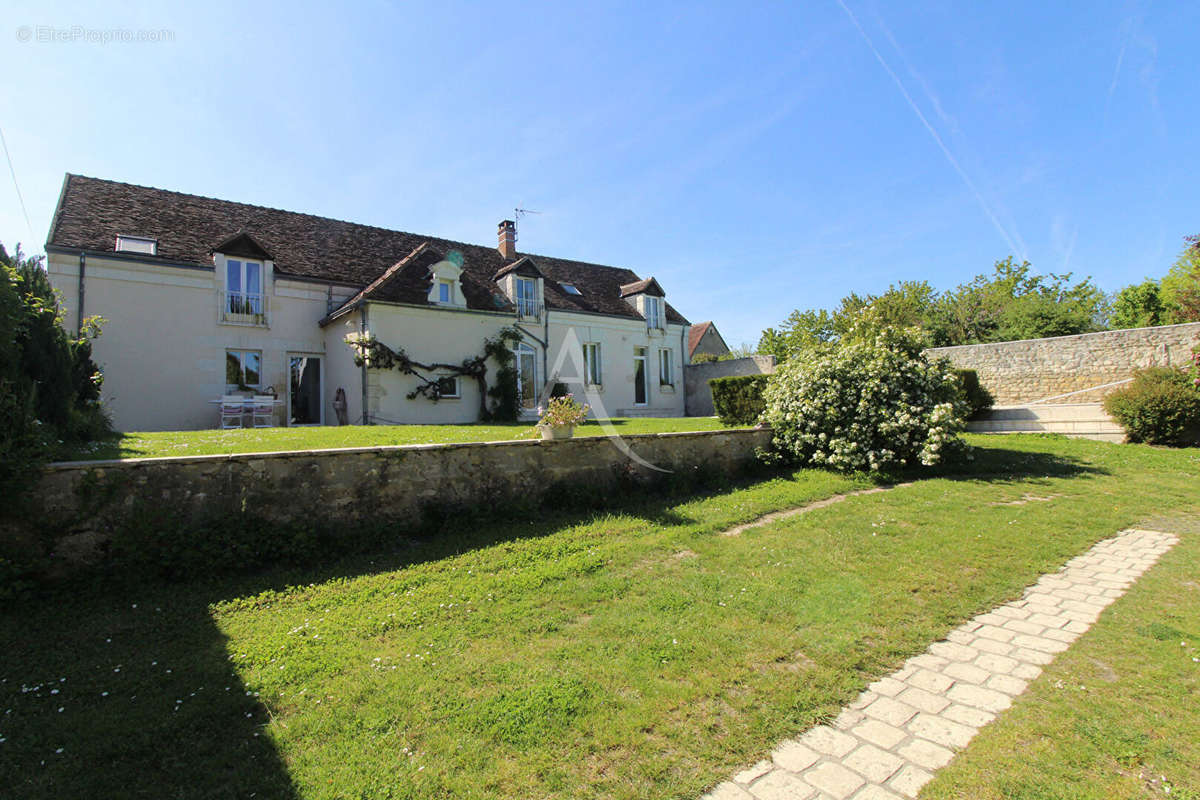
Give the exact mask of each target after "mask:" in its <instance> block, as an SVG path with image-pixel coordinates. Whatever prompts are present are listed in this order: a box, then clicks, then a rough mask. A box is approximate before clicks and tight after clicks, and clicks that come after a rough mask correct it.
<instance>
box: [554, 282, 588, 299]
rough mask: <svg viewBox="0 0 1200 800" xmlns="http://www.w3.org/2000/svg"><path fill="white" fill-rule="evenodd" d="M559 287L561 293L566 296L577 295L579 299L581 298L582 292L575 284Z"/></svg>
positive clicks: (562, 284)
mask: <svg viewBox="0 0 1200 800" xmlns="http://www.w3.org/2000/svg"><path fill="white" fill-rule="evenodd" d="M559 286H561V287H562V289H563V291H564V292H566V293H567V294H574V295H579V296H580V297H582V296H583V292H581V291H579V289H578V288H576V286H575V284H573V283H560V284H559Z"/></svg>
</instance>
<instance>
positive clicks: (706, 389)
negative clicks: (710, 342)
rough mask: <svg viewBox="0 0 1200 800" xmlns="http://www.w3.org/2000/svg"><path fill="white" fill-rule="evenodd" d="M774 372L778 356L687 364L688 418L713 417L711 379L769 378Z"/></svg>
mask: <svg viewBox="0 0 1200 800" xmlns="http://www.w3.org/2000/svg"><path fill="white" fill-rule="evenodd" d="M774 371H775V356H749V357H747V358H734V359H730V360H729V361H710V362H708V363H707V364H688V365H687V366H686V367H684V368H683V384H684V390H685V391H686V392H687V405H686V409H687V415H688V416H689V417H711V416H712V415H713V414H714V413H716V412H715V411H713V400H712V388H711V387H710V386H709V385H708V382H709V380H711V379H712V378H727V377H729V376H731V375H770V374H771V373H772V372H774Z"/></svg>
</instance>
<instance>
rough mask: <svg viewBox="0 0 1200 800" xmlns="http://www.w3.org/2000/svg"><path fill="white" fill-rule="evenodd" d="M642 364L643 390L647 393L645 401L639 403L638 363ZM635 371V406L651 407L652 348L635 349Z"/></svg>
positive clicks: (639, 347)
mask: <svg viewBox="0 0 1200 800" xmlns="http://www.w3.org/2000/svg"><path fill="white" fill-rule="evenodd" d="M639 361H640V362H642V388H643V390H644V391H645V398H646V399H645V400H643V401H642V402H640V403H639V402H638V399H637V385H636V381H637V363H638V362H639ZM633 370H634V382H635V385H634V389H633V404H634V406H636V407H643V406H648V405H650V348H648V347H645V346H644V345H636V346H635V347H634V348H633Z"/></svg>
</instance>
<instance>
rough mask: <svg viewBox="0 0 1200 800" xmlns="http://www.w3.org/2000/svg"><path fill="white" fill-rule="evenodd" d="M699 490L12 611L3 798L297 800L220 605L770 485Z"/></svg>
mask: <svg viewBox="0 0 1200 800" xmlns="http://www.w3.org/2000/svg"><path fill="white" fill-rule="evenodd" d="M1105 472H1106V471H1105V470H1103V469H1100V468H1097V467H1096V466H1094V465H1090V464H1087V463H1085V462H1084V461H1082V460H1078V459H1074V458H1071V457H1064V456H1061V455H1054V454H1047V453H1036V452H1034V453H1030V452H1022V451H1017V450H1007V449H1004V448H995V449H991V448H987V449H976V453H975V460H974V461H973V462H970V463H969V464H967V465H964V464H962V463H960V464H958V465H956V466H948V467H942V468H937V469H932V470H923V471H921V472H919V473H909V474H906V475H904V476H902V477H904V478H905V479H908V480H912V479H914V478H915V479H918V480H919V479H923V478H951V479H960V478H961V479H964V480H983V481H999V482H1010V481H1016V480H1030V479H1037V478H1063V477H1075V476H1078V477H1087V476H1090V475H1097V474H1105ZM779 474H780V473H772V476H778V475H779ZM783 474H788V473H783ZM686 477H687V476H681V479H680V480H679V481H678V482H677V483H676V484H672V485H669V486H668V487H667V488H668V491H660V490H648V491H642V492H625V493H621V494H620V495H619V497H620V499H619V500H616V501H613V500H611V498H610V499H609V500H608V501H607V502H603V503H601V502H596V500H595V499H593V501H592V502H591V503H590V504H589V505H588V507H584V508H580V507H579V506H578V505H576V506H575V507H572V506H571V498H569V497H564V498H558V503H557V507H552V508H549V509H543V510H540V511H537V513H536V515H531V514H530V513H529V512H528V510H527V511H525V512H523V513H520V514H519V513H516V512H514V511H512V510H510V511H507V512H502V513H501V515H500V516H499V518H497V517H496V516H495V514H494V512H489V513H488V514H477V515H475V516H474V517H473V518H467V519H462V518H458V517H451V516H448V517H447V518H446V519H445V520H443V521H442V523H441V524H440V525H436V524H435V525H434V526H433V527H431V528H429V529H427V530H426V531H424V532H423V533H422V534H421V535H420V536H415V537H414V536H410V537H407V538H402V539H395V538H393V540H392V541H393V545H392V548H391V550H390V551H388V550H377V551H376V552H373V553H370V554H359V555H351V556H346V557H342V558H339V559H335V560H334V561H332V562H331V563H326V564H324V565H316V566H307V567H292V568H287V569H284V568H277V569H274V570H270V571H267V572H263V573H259V574H248V575H240V576H233V577H229V578H224V579H219V580H217V579H213V580H204V579H197V580H190V581H188V582H185V583H177V584H174V585H168V584H163V583H161V582H157V581H142V582H138V583H134V582H131V583H129V584H126V585H124V586H123V587H121V588H119V589H118V588H112V587H110V588H108V589H105V590H99V589H87V588H83V589H79V590H78V591H71V592H67V591H60V592H58V593H57V594H53V595H49V596H46V597H43V598H40V599H39V600H37V601H33V602H28V603H25V604H22V605H21V606H18V607H14V608H9V609H6V610H5V611H4V612H3V613H0V648H2V650H0V651H2V652H4V654H5V656H4V662H3V667H2V672H0V681H2V682H0V714H2V715H0V785H3V786H8V787H9V791H10V792H12V793H13V794H14V795H15V796H20V797H27V798H61V797H147V798H156V799H157V798H206V799H207V798H246V797H252V796H253V797H257V798H285V799H286V798H298V797H299V793H298V791H297V789H296V788H295V786H294V785H293V783H292V781H291V778H290V777H289V775H288V771H287V766H286V764H285V762H284V761H283V759H282V757H281V756H280V754H279V753H278V752H277V751H276V750H275V748H274V746H273V744H272V742H271V741H270V739H269V738H268V737H267V735H266V734H265V733H264V728H265V725H266V723H267V722H268V721H269V717H270V712H269V710H268V707H267V706H266V705H264V703H263V702H261V701H260V699H259V698H256V697H254V696H251V695H247V693H246V692H247V690H246V688H245V686H244V685H243V683H242V682H241V679H240V678H239V676H238V673H237V671H236V670H235V669H234V667H233V664H232V662H231V655H233V654H232V653H230V652H229V650H228V648H227V643H226V640H225V638H224V636H223V635H222V634H221V632H220V631H219V630H218V629H217V627H216V625H215V624H214V622H213V620H212V618H211V616H210V613H209V606H210V604H212V603H215V602H219V601H222V600H228V599H232V598H236V597H244V596H249V595H254V594H258V593H260V592H263V591H265V590H268V589H276V590H281V589H284V588H286V587H288V586H296V585H304V584H309V583H321V582H323V581H326V580H330V579H334V578H352V577H356V576H362V575H369V574H374V573H378V572H384V571H391V570H398V569H403V568H404V567H406V566H411V565H415V564H419V563H424V562H428V561H434V560H438V559H442V558H446V557H449V556H453V555H456V554H459V553H462V552H465V551H469V550H473V549H477V548H482V547H487V546H490V545H494V544H497V543H501V542H506V541H518V540H521V539H528V538H537V537H542V536H545V535H547V534H549V533H551V532H553V531H555V530H559V529H561V528H562V527H564V526H568V525H574V524H578V523H581V522H584V521H587V520H589V519H591V518H593V517H594V516H595V514H596V513H606V512H613V511H619V512H621V513H623V514H626V515H629V516H634V517H637V518H640V519H644V520H646V521H648V522H651V523H653V524H657V525H678V524H687V523H693V522H697V521H698V520H694V519H690V518H688V517H686V516H684V515H681V514H680V513H679V511H678V509H677V506H678V505H679V504H680V503H681V501H684V500H690V499H695V498H697V497H720V496H722V495H725V494H729V493H732V492H735V491H737V490H738V489H740V488H743V487H744V486H745V485H747V484H749V483H753V482H755V481H757V480H761V479H762V478H763V477H764V476H763V475H761V474H760V475H757V476H752V477H748V478H745V479H743V480H739V481H728V480H725V481H723V482H722V483H721V485H719V486H714V485H708V486H707V487H705V488H703V489H701V490H699V491H697V489H696V488H695V486H693V487H692V488H691V490H690V491H686V490H685V488H684V486H683V484H684V483H686V480H685V479H686ZM895 477H896V476H892V478H893V479H894V478H895ZM60 750H61V752H60Z"/></svg>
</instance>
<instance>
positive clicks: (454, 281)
mask: <svg viewBox="0 0 1200 800" xmlns="http://www.w3.org/2000/svg"><path fill="white" fill-rule="evenodd" d="M451 255H454V251H451ZM462 273H463V269H462V266H461V265H460V264H458V263H456V262H455V261H454V260H452V259H451V258H446V259H444V260H442V261H439V262H437V263H436V264H434V265H433V266H431V267H430V268H429V280H430V284H429V302H430V303H433V304H434V305H438V306H451V307H454V308H465V307H466V305H467V304H466V302H465V301H464V299H463V293H462Z"/></svg>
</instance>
